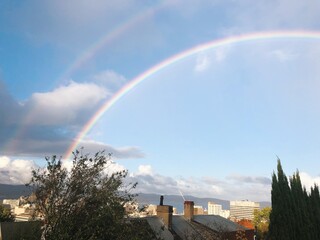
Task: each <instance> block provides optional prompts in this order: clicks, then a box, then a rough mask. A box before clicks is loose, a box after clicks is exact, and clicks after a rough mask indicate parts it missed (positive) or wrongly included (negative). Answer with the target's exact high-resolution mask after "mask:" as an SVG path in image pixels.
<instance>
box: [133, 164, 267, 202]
mask: <svg viewBox="0 0 320 240" xmlns="http://www.w3.org/2000/svg"><path fill="white" fill-rule="evenodd" d="M129 180H130V181H132V182H135V181H136V182H138V186H137V189H136V191H137V192H143V193H160V194H175V195H179V194H180V192H182V193H183V194H184V195H193V196H196V197H214V198H220V199H226V200H238V199H250V200H253V201H270V192H271V180H270V179H269V178H266V177H259V176H256V177H252V176H241V175H236V177H231V178H229V177H228V178H226V179H215V178H212V177H202V178H197V177H191V176H189V177H187V176H185V177H168V176H164V175H161V174H159V173H156V172H154V171H153V169H152V167H151V166H150V165H140V166H139V167H138V171H137V172H134V173H131V174H130V177H129Z"/></svg>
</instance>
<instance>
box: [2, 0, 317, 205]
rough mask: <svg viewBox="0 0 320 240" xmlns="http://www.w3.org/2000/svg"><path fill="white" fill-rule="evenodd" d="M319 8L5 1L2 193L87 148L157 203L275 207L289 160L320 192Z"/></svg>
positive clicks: (227, 3)
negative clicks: (278, 172)
mask: <svg viewBox="0 0 320 240" xmlns="http://www.w3.org/2000/svg"><path fill="white" fill-rule="evenodd" d="M275 6H276V8H275ZM302 9H303V11H302ZM318 10H320V4H319V3H317V2H313V3H312V4H307V3H301V2H300V1H293V2H292V1H290V2H289V1H281V2H279V1H272V4H270V3H267V2H260V3H254V4H253V3H250V2H242V3H234V2H233V1H218V0H217V1H214V2H212V1H205V0H204V1H200V2H198V1H192V0H189V1H187V3H186V2H184V1H180V0H176V1H156V2H154V3H148V4H147V3H144V2H139V1H134V0H127V1H107V2H105V1H100V0H95V1H93V2H90V3H89V2H86V1H80V2H78V1H70V2H68V3H64V2H63V1H55V2H46V1H44V2H39V1H35V0H30V1H27V2H26V3H21V2H19V1H3V2H2V3H1V4H0V36H1V37H0V100H1V101H0V112H1V116H2V117H1V119H0V173H1V174H0V175H1V177H0V183H9V184H21V183H25V182H26V181H27V179H28V178H29V177H30V172H31V169H32V168H35V167H38V166H43V165H44V164H45V160H44V157H45V156H47V155H49V156H50V155H52V154H57V155H61V156H63V158H64V159H65V158H67V156H70V153H71V151H72V150H73V149H74V147H76V146H77V147H78V149H79V150H81V147H83V150H82V151H84V152H85V153H92V154H94V153H95V152H96V151H99V150H106V152H111V153H112V155H113V158H112V161H113V162H114V163H113V164H111V165H110V166H109V169H113V170H121V169H128V170H129V176H128V180H129V181H137V182H138V183H139V184H138V191H140V192H145V193H159V194H176V195H179V194H181V195H194V196H200V197H215V198H220V199H228V200H231V199H233V200H236V199H238V200H240V199H250V200H252V201H270V190H271V174H272V172H273V170H275V169H276V161H277V157H278V156H279V158H280V159H281V161H282V165H283V168H284V170H285V172H286V173H287V174H288V175H291V174H292V173H293V172H294V171H295V170H296V169H299V170H300V175H301V179H302V182H303V183H304V184H305V185H306V187H307V188H309V187H310V186H311V185H312V184H313V183H314V182H317V183H318V184H319V183H320V176H319V174H320V173H319V171H318V169H319V163H318V162H319V158H320V152H319V149H318V145H319V143H320V138H319V130H320V129H319V126H318V122H319V120H320V112H319V109H318V106H317V103H318V101H319V99H318V91H319V90H318V88H319V79H318V76H319V70H318V69H319V68H318V63H319V62H320V59H319V54H318V53H319V51H320V31H319V25H318V22H319V20H320V19H319V18H320V17H319V16H318ZM305 13H308V17H307V18H306V17H305V15H304V14H305ZM65 163H66V166H69V164H70V161H68V160H67V159H65Z"/></svg>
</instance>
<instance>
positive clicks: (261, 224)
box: [253, 207, 271, 239]
mask: <svg viewBox="0 0 320 240" xmlns="http://www.w3.org/2000/svg"><path fill="white" fill-rule="evenodd" d="M270 212H271V207H265V208H263V209H255V210H254V212H253V224H254V226H255V227H256V228H257V237H258V239H265V238H266V237H267V234H268V229H269V222H270Z"/></svg>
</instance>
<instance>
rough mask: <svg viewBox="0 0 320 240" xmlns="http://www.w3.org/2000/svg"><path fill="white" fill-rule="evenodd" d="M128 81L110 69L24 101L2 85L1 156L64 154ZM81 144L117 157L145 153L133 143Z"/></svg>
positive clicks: (140, 155) (135, 155)
mask: <svg viewBox="0 0 320 240" xmlns="http://www.w3.org/2000/svg"><path fill="white" fill-rule="evenodd" d="M125 82H126V79H125V78H124V77H123V76H121V75H119V74H117V73H115V72H113V71H111V70H107V71H103V72H101V73H99V74H97V75H95V76H94V77H92V80H91V81H90V82H83V83H78V82H75V81H72V80H70V81H69V82H68V83H66V84H65V85H60V86H58V87H57V88H55V89H53V90H52V91H50V92H39V93H33V94H32V96H31V97H30V98H29V99H27V100H26V101H24V102H18V101H16V100H15V99H13V98H12V97H11V96H10V94H9V93H8V92H7V90H6V88H5V86H4V85H3V84H0V112H1V113H3V115H2V116H3V117H1V119H0V155H6V156H34V157H41V158H43V157H44V156H48V155H49V156H50V155H53V154H55V155H62V154H64V153H65V152H66V150H67V149H68V147H69V146H70V145H71V144H72V142H73V141H74V138H75V136H76V135H77V134H78V132H79V131H81V129H82V127H83V126H84V124H85V123H86V122H87V121H88V120H89V119H90V118H91V117H92V116H93V115H94V114H95V112H96V111H97V110H98V109H99V108H100V107H101V105H102V104H104V102H105V101H107V100H108V99H110V98H111V97H112V94H113V93H114V92H115V91H117V90H118V89H119V88H120V87H121V86H123V85H124V84H125ZM0 83H1V82H0ZM80 144H81V146H79V147H84V148H85V149H86V151H89V152H96V151H101V150H106V151H107V152H111V153H113V155H114V157H115V158H142V157H143V156H144V154H143V153H142V152H141V151H140V150H139V149H138V148H137V147H132V146H123V147H119V148H116V147H112V146H111V145H108V144H106V143H102V142H96V141H93V140H90V139H89V140H88V139H87V140H85V141H82V142H81V143H80Z"/></svg>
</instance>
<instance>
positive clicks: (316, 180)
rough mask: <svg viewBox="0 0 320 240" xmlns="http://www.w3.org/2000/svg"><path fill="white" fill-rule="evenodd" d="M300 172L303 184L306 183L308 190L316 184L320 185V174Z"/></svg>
mask: <svg viewBox="0 0 320 240" xmlns="http://www.w3.org/2000/svg"><path fill="white" fill-rule="evenodd" d="M299 174H300V179H301V183H302V185H304V186H305V187H306V189H307V190H308V191H309V190H310V188H311V187H313V186H314V184H317V185H318V186H320V176H316V177H313V176H310V175H309V174H308V173H306V172H300V173H299Z"/></svg>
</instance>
